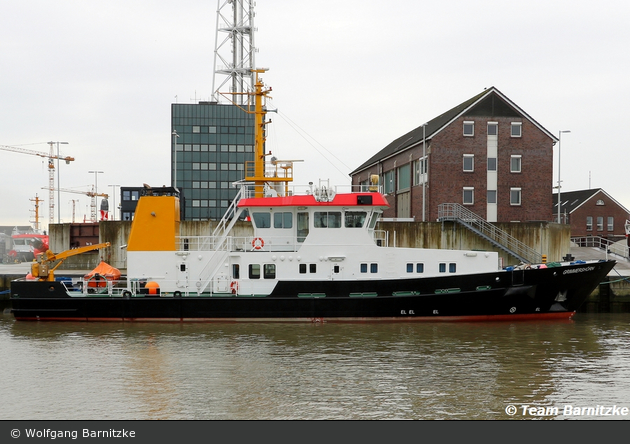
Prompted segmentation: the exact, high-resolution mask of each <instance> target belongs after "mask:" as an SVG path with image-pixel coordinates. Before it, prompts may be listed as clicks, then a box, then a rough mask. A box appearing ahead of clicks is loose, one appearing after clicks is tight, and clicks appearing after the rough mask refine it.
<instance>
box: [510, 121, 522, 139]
mask: <svg viewBox="0 0 630 444" xmlns="http://www.w3.org/2000/svg"><path fill="white" fill-rule="evenodd" d="M522 126H523V124H522V123H521V122H512V125H511V130H510V135H511V136H512V137H521V136H522V134H523V132H522Z"/></svg>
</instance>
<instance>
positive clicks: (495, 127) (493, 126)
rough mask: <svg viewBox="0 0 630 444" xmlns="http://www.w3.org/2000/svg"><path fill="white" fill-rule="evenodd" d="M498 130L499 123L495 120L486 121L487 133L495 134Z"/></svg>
mask: <svg viewBox="0 0 630 444" xmlns="http://www.w3.org/2000/svg"><path fill="white" fill-rule="evenodd" d="M498 132H499V124H498V123H496V122H488V135H489V136H496V135H497V134H498Z"/></svg>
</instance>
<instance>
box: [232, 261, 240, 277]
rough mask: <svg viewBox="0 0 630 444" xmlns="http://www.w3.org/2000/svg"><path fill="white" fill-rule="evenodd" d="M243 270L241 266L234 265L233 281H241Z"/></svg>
mask: <svg viewBox="0 0 630 444" xmlns="http://www.w3.org/2000/svg"><path fill="white" fill-rule="evenodd" d="M240 277H241V269H240V265H239V264H232V279H240Z"/></svg>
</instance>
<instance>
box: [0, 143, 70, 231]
mask: <svg viewBox="0 0 630 444" xmlns="http://www.w3.org/2000/svg"><path fill="white" fill-rule="evenodd" d="M54 143H55V142H48V144H49V145H50V152H49V153H45V152H43V151H33V150H27V149H26V148H19V147H15V146H7V145H0V150H5V151H13V152H14V153H22V154H30V155H33V156H39V157H46V158H47V159H48V190H50V192H49V195H48V202H49V204H48V218H49V221H50V223H54V221H55V192H54V191H55V162H54V161H55V159H57V160H64V161H65V162H66V164H69V163H70V162H72V161H74V157H70V156H66V157H62V156H58V155H56V154H55V153H54V150H53V146H54Z"/></svg>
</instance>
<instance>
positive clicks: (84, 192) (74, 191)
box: [44, 186, 109, 222]
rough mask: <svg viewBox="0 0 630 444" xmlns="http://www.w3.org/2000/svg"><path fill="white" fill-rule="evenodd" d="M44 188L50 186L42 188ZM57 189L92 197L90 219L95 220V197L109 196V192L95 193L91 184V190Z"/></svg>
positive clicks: (105, 197)
mask: <svg viewBox="0 0 630 444" xmlns="http://www.w3.org/2000/svg"><path fill="white" fill-rule="evenodd" d="M44 189H45V190H47V189H50V188H44ZM59 191H61V192H63V193H75V194H85V195H86V196H90V197H91V198H92V200H91V202H90V221H91V222H97V218H96V197H102V198H103V199H107V198H109V194H105V193H96V192H94V186H92V191H81V190H70V189H66V188H59Z"/></svg>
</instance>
